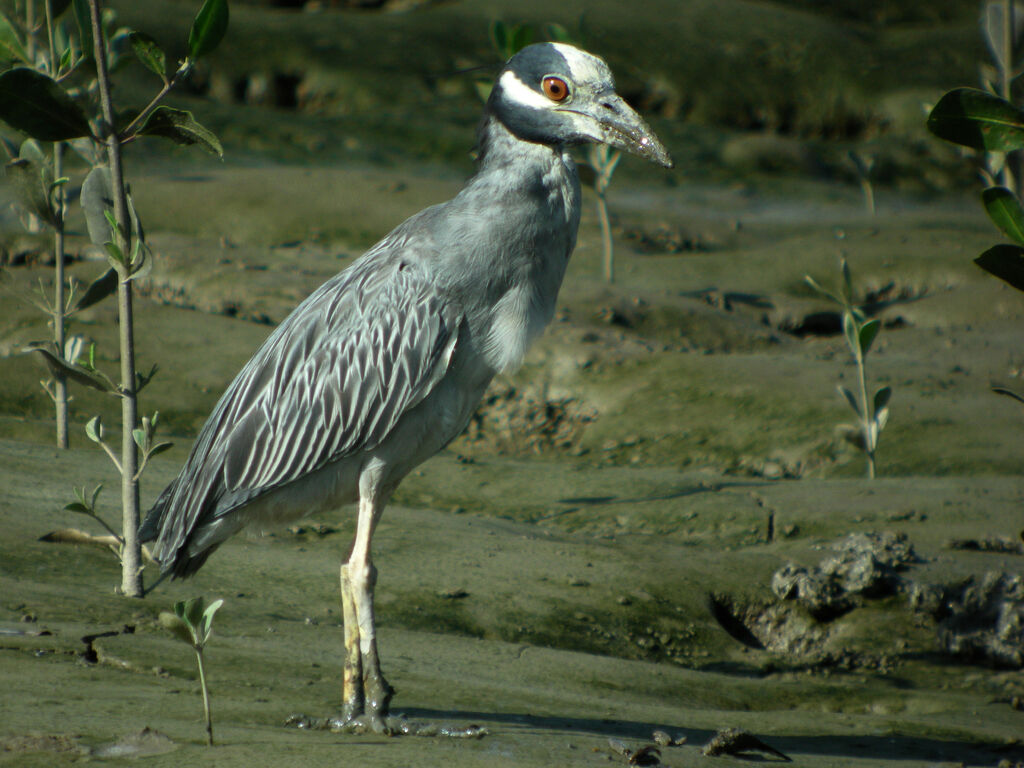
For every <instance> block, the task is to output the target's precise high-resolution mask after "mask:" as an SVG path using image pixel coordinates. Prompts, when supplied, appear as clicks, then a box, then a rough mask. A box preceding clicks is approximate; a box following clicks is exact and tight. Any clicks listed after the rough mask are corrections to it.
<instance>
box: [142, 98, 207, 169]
mask: <svg viewBox="0 0 1024 768" xmlns="http://www.w3.org/2000/svg"><path fill="white" fill-rule="evenodd" d="M138 133H139V134H140V135H145V136H164V137H165V138H168V139H171V141H173V142H175V143H177V144H185V145H190V144H198V145H199V146H200V147H202V148H203V149H205V150H206V151H207V152H209V153H210V154H211V155H217V156H218V157H224V148H223V147H222V146H221V144H220V141H219V140H218V139H217V137H216V136H215V135H214V134H213V132H212V131H210V130H209V129H208V128H204V127H203V126H202V125H200V124H199V123H198V122H196V119H195V118H194V117H192V113H191V112H189V111H188V110H185V109H173V108H171V107H158V108H157V109H155V110H153V112H152V114H150V116H149V117H147V118H146V122H145V123H144V124H143V125H142V127H141V128H139V130H138Z"/></svg>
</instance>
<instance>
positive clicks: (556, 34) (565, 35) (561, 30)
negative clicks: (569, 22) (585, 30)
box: [544, 23, 573, 43]
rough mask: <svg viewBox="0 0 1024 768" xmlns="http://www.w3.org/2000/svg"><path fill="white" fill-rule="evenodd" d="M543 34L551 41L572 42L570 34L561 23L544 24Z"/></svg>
mask: <svg viewBox="0 0 1024 768" xmlns="http://www.w3.org/2000/svg"><path fill="white" fill-rule="evenodd" d="M544 34H545V35H546V36H547V38H548V40H550V41H551V42H553V43H572V42H573V39H572V35H570V34H569V30H567V29H566V28H565V27H563V26H562V25H561V24H554V23H552V24H545V25H544Z"/></svg>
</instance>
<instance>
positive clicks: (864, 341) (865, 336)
mask: <svg viewBox="0 0 1024 768" xmlns="http://www.w3.org/2000/svg"><path fill="white" fill-rule="evenodd" d="M881 327H882V323H881V322H879V321H878V320H868V321H867V322H866V323H864V325H862V326H861V327H860V334H859V337H858V341H859V342H860V353H861V355H862V356H863V357H867V355H868V350H870V349H871V345H872V344H873V343H874V342H875V337H877V336H878V331H879V330H880V329H881Z"/></svg>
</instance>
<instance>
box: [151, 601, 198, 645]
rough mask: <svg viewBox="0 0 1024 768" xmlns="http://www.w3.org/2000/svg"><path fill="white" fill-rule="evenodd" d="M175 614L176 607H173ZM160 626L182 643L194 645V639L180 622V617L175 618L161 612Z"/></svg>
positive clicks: (170, 614) (173, 615)
mask: <svg viewBox="0 0 1024 768" xmlns="http://www.w3.org/2000/svg"><path fill="white" fill-rule="evenodd" d="M175 612H177V605H176V606H175ZM160 626H161V627H163V628H164V629H166V630H168V631H169V632H170V633H171V634H172V635H174V636H175V637H176V638H178V639H179V640H181V641H182V642H183V643H187V644H188V645H195V642H196V639H195V636H194V635H193V634H192V630H191V629H189V627H188V625H187V624H186V623H185V622H184V621H182V619H181V617H180V616H176V615H175V614H174V613H167V612H166V611H162V612H161V613H160Z"/></svg>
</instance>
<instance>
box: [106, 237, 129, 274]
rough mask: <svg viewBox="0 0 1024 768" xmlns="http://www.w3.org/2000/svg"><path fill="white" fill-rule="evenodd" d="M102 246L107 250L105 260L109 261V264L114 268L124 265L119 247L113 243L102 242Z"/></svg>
mask: <svg viewBox="0 0 1024 768" xmlns="http://www.w3.org/2000/svg"><path fill="white" fill-rule="evenodd" d="M103 247H104V248H105V249H106V251H107V261H108V262H110V266H112V267H113V268H114V269H117V268H118V267H123V266H126V265H125V258H124V254H123V253H121V249H120V248H118V247H117V246H116V245H115V244H114V243H104V244H103Z"/></svg>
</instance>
